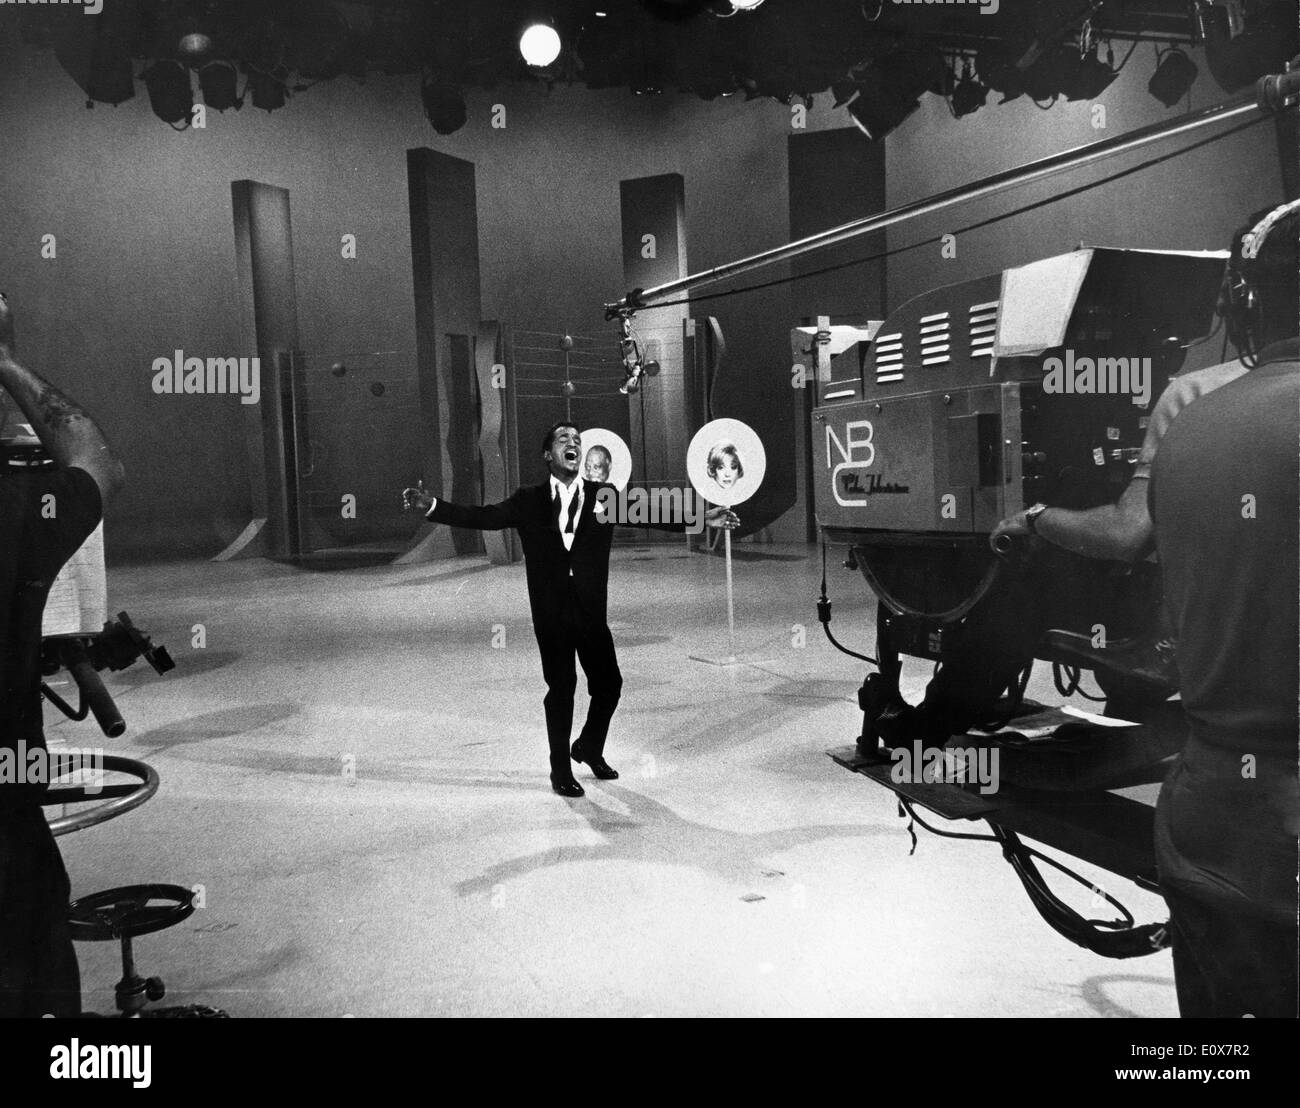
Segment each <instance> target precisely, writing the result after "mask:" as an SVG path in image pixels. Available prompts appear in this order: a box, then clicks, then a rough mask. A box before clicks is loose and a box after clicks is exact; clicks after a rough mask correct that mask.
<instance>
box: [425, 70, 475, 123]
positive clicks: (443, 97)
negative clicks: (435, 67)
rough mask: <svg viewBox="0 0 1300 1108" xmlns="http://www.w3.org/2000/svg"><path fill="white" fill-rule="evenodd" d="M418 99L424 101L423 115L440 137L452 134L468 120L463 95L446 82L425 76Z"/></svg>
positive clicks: (467, 111)
mask: <svg viewBox="0 0 1300 1108" xmlns="http://www.w3.org/2000/svg"><path fill="white" fill-rule="evenodd" d="M420 99H422V100H423V101H424V114H425V115H426V116H427V117H428V120H429V122H430V123H431V124H433V129H434V130H435V131H437V132H438V134H440V135H450V134H454V133H455V132H456V131H459V130H460V129H461V128H462V127H464V126H465V120H466V119H468V118H469V109H468V108H467V107H466V106H465V96H464V94H463V93H462V92H461V90H460V89H459V88H457V87H456V86H455V85H452V84H448V83H447V82H446V81H435V80H434V79H433V78H432V77H429V76H426V77H425V78H424V81H423V82H422V84H421V86H420Z"/></svg>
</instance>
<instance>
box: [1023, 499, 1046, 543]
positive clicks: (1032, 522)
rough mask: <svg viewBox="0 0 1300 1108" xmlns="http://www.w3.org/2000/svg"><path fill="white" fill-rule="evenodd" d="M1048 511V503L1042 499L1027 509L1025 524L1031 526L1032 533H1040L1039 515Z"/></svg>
mask: <svg viewBox="0 0 1300 1108" xmlns="http://www.w3.org/2000/svg"><path fill="white" fill-rule="evenodd" d="M1045 511H1047V505H1046V504H1044V503H1043V502H1042V501H1041V500H1040V501H1039V502H1038V503H1037V504H1035V505H1033V506H1032V507H1029V508H1026V509H1025V526H1026V527H1028V528H1029V532H1030V534H1033V535H1036V534H1038V517H1039V516H1041V515H1042V514H1043V513H1044V512H1045Z"/></svg>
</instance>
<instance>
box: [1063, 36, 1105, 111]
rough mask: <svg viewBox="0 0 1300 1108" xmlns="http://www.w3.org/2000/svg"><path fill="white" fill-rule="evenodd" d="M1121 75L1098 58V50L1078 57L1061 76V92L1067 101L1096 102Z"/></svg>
mask: <svg viewBox="0 0 1300 1108" xmlns="http://www.w3.org/2000/svg"><path fill="white" fill-rule="evenodd" d="M1118 75H1119V74H1118V73H1117V72H1116V71H1115V70H1114V69H1112V68H1111V67H1110V66H1108V65H1107V64H1106V63H1105V62H1103V61H1102V60H1101V59H1100V58H1099V57H1097V51H1096V49H1095V48H1094V49H1092V50H1089V51H1088V52H1087V53H1086V54H1083V55H1082V56H1079V57H1078V61H1077V63H1076V64H1072V65H1070V66H1068V68H1067V69H1066V70H1065V71H1064V72H1063V73H1062V74H1061V82H1060V84H1061V92H1062V93H1063V94H1064V96H1065V98H1066V99H1067V100H1096V99H1097V97H1098V96H1100V95H1101V94H1102V93H1103V92H1105V91H1106V89H1108V88H1109V87H1110V85H1111V82H1113V81H1114V80H1115V78H1116V77H1117V76H1118Z"/></svg>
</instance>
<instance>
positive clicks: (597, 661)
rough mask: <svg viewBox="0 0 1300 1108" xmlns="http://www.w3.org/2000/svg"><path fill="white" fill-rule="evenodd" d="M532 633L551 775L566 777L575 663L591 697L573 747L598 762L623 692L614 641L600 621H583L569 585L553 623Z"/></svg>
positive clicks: (540, 626) (539, 625) (576, 683)
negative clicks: (542, 691)
mask: <svg viewBox="0 0 1300 1108" xmlns="http://www.w3.org/2000/svg"><path fill="white" fill-rule="evenodd" d="M533 631H534V633H535V634H536V636H537V648H538V650H539V651H540V652H541V656H542V675H543V676H544V677H545V678H546V698H545V700H543V702H542V703H543V705H544V706H545V708H546V737H547V741H548V742H549V743H550V748H551V773H552V775H554V776H556V777H567V776H569V775H570V774H571V773H572V772H573V769H572V766H571V765H570V764H569V737H570V735H571V734H572V731H573V696H574V693H575V692H576V691H577V687H578V673H577V669H576V667H575V666H574V659H575V657H576V659H577V661H579V662H581V663H582V672H583V673H585V674H586V675H587V692H588V694H589V695H590V697H591V704H590V705H589V706H588V708H587V721H586V723H584V724H583V727H582V731H581V732H580V733H579V735H578V742H579V743H580V744H581V746H582V749H583V751H584V752H585V753H586V754H588V755H590V756H592V757H598V756H600V755H601V754H603V753H604V750H605V737H606V735H608V733H609V721H610V719H612V718H613V715H614V710H615V709H616V708H617V707H618V700H619V695H620V694H621V692H622V689H623V675H622V674H621V673H620V672H619V668H618V655H617V654H616V653H615V651H614V636H613V635H611V634H610V631H609V625H608V624H607V623H605V622H604V621H603V620H600V621H595V620H591V619H588V618H587V617H586V616H584V615H583V612H582V608H581V606H580V605H579V604H578V601H577V598H576V596H574V595H573V584H572V581H570V583H569V595H568V596H566V597H565V598H564V603H563V604H562V605H561V608H560V613H559V616H558V618H554V619H551V620H548V621H547V622H546V623H545V625H542V624H539V623H537V622H534V624H533Z"/></svg>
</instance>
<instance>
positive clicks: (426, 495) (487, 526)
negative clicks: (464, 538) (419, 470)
mask: <svg viewBox="0 0 1300 1108" xmlns="http://www.w3.org/2000/svg"><path fill="white" fill-rule="evenodd" d="M522 492H523V490H522V489H518V490H516V491H515V494H514V495H513V496H512V497H510V499H509V500H503V501H501V503H500V504H484V505H482V506H478V507H475V506H466V505H462V504H453V503H451V502H450V501H448V500H444V499H443V498H442V497H440V496H433V495H432V494H431V493H430V492H429V491H428V490H427V489H426V488H425V487H424V482H423V481H421V482H419V484H418V485H416V487H415V488H413V489H406V490H404V491H403V492H402V507H403V508H407V509H410V508H417V509H419V510H420V511H421V512H423V513H424V514H425V518H426V519H427V520H428V521H429V522H430V523H445V524H447V525H448V526H449V527H469V528H472V529H473V530H475V531H503V530H505V528H507V527H518V526H520V525H521V524H522V523H523V522H524V509H523V498H522V496H521V494H522Z"/></svg>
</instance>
